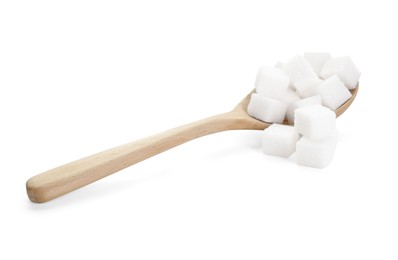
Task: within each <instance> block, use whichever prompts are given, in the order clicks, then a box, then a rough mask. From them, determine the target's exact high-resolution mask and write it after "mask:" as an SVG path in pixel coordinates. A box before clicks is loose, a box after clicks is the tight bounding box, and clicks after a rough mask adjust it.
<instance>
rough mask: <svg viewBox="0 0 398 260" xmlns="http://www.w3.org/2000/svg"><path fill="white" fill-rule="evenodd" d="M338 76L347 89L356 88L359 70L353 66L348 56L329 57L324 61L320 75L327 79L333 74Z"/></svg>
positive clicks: (359, 74)
mask: <svg viewBox="0 0 398 260" xmlns="http://www.w3.org/2000/svg"><path fill="white" fill-rule="evenodd" d="M335 74H336V75H337V76H339V78H340V79H341V81H343V83H344V85H345V86H346V87H347V88H348V89H350V90H351V89H354V88H356V86H357V84H358V80H359V77H360V76H361V72H359V70H358V69H357V68H356V67H355V65H354V62H352V60H351V58H350V57H347V56H345V57H338V58H331V59H328V60H327V61H326V62H325V65H324V66H323V68H322V71H321V77H322V78H323V79H327V78H329V77H331V76H333V75H335Z"/></svg>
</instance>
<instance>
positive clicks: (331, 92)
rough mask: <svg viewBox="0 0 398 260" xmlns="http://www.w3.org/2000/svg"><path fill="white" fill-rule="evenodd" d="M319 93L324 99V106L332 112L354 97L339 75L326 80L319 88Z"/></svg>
mask: <svg viewBox="0 0 398 260" xmlns="http://www.w3.org/2000/svg"><path fill="white" fill-rule="evenodd" d="M318 93H319V95H320V96H321V98H322V105H324V106H325V107H328V108H330V109H332V110H336V109H337V108H338V107H340V106H341V105H342V104H344V102H346V101H347V100H348V99H349V98H350V97H351V96H352V95H351V92H350V91H348V89H347V88H346V87H345V86H344V83H343V82H341V81H340V79H339V77H338V76H337V75H334V76H331V77H330V78H328V79H326V80H325V81H324V82H323V83H322V84H321V85H320V86H319V87H318Z"/></svg>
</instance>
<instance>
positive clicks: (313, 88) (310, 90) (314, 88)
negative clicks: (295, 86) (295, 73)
mask: <svg viewBox="0 0 398 260" xmlns="http://www.w3.org/2000/svg"><path fill="white" fill-rule="evenodd" d="M322 82H323V81H322V80H321V79H319V78H316V79H313V80H312V81H306V82H301V83H302V84H306V86H305V87H304V88H302V87H299V89H306V90H305V91H299V90H297V95H299V96H300V97H301V98H307V97H311V96H315V95H318V87H319V85H320V84H321V83H322Z"/></svg>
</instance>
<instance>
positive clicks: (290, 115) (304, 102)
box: [286, 95, 322, 124]
mask: <svg viewBox="0 0 398 260" xmlns="http://www.w3.org/2000/svg"><path fill="white" fill-rule="evenodd" d="M321 104H322V101H321V96H319V95H317V96H312V97H308V98H304V99H300V100H298V101H295V102H292V103H290V104H289V105H288V108H287V111H286V117H287V120H288V121H289V124H293V123H294V111H295V110H296V109H298V108H301V107H307V106H313V105H321Z"/></svg>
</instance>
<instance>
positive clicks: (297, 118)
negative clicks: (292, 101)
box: [294, 105, 336, 139]
mask: <svg viewBox="0 0 398 260" xmlns="http://www.w3.org/2000/svg"><path fill="white" fill-rule="evenodd" d="M294 127H295V128H296V130H297V132H299V133H300V134H302V135H303V136H305V137H308V138H310V139H322V138H325V137H327V136H329V135H331V134H333V133H334V132H335V131H336V114H335V112H334V111H332V110H330V109H329V108H326V107H324V106H321V105H314V106H307V107H302V108H299V109H296V110H295V111H294Z"/></svg>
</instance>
